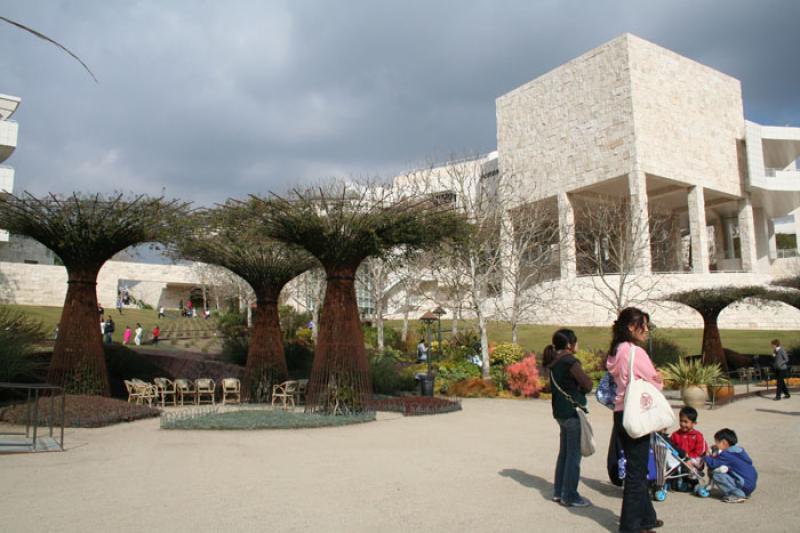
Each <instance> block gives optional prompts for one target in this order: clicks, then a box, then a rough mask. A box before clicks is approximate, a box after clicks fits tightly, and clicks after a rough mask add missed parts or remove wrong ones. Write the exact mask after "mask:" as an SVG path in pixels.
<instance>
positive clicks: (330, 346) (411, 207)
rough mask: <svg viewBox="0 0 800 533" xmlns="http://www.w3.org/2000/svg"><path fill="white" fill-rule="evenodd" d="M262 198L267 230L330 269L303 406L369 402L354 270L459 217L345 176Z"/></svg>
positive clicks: (419, 245) (427, 242) (423, 243)
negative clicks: (349, 183)
mask: <svg viewBox="0 0 800 533" xmlns="http://www.w3.org/2000/svg"><path fill="white" fill-rule="evenodd" d="M259 201H261V203H262V207H263V215H262V221H263V223H264V231H265V233H266V234H267V235H268V236H269V237H271V238H275V239H278V240H281V241H284V242H286V243H290V244H295V245H298V246H301V247H303V248H305V249H306V250H307V251H308V252H309V253H310V254H311V255H313V256H314V257H316V258H317V259H318V260H319V262H320V263H322V266H323V267H324V269H325V274H326V277H327V285H326V289H325V300H324V303H323V307H322V314H321V316H320V321H319V326H318V327H319V334H318V337H317V344H316V348H315V354H314V365H313V368H312V372H311V380H310V383H309V389H308V395H307V403H306V410H307V411H309V412H315V411H319V412H327V413H334V414H336V413H342V412H344V413H349V412H360V411H364V410H368V409H370V399H371V395H372V387H371V384H370V377H369V367H368V363H367V357H366V352H365V349H364V339H363V335H362V332H361V323H360V320H359V314H358V304H357V301H356V291H355V275H356V271H357V270H358V267H359V266H360V265H361V263H362V262H363V261H364V260H365V259H366V258H368V257H385V256H386V255H387V254H389V253H390V252H392V251H394V250H396V249H397V248H398V247H402V248H405V249H424V248H429V247H431V246H433V245H434V244H436V243H438V242H440V241H441V240H443V239H445V238H448V237H452V236H456V235H458V234H459V233H460V231H461V228H462V223H461V219H460V218H459V217H458V216H456V214H455V213H453V211H452V210H451V209H449V208H443V207H437V206H436V205H434V204H432V203H431V202H430V201H429V200H428V199H426V198H418V197H406V198H397V197H393V196H392V195H391V194H390V192H389V191H388V190H385V189H381V188H378V187H366V186H364V187H362V186H347V185H345V184H343V183H334V184H331V185H329V186H326V187H317V188H311V189H306V190H294V191H292V193H291V194H290V195H289V196H288V197H285V198H284V197H281V196H277V195H273V196H272V198H270V199H268V200H265V199H261V200H259Z"/></svg>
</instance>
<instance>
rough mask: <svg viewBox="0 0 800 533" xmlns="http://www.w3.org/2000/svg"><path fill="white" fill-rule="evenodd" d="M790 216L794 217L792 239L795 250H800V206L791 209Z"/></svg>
mask: <svg viewBox="0 0 800 533" xmlns="http://www.w3.org/2000/svg"><path fill="white" fill-rule="evenodd" d="M792 216H793V217H794V239H795V243H796V247H797V251H798V252H800V208H798V209H795V210H794V211H792Z"/></svg>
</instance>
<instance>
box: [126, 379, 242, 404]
mask: <svg viewBox="0 0 800 533" xmlns="http://www.w3.org/2000/svg"><path fill="white" fill-rule="evenodd" d="M125 388H126V389H127V390H128V403H130V402H135V403H138V404H144V403H145V402H147V404H148V405H153V401H154V400H155V401H159V400H160V401H161V407H165V406H166V403H167V401H168V400H169V399H170V398H172V405H178V402H180V404H181V405H185V404H186V401H187V400H191V403H192V405H201V404H202V403H208V404H211V405H215V404H216V384H215V383H214V380H213V379H209V378H199V379H195V380H189V379H183V378H180V379H176V380H174V381H173V380H171V379H167V378H155V379H153V383H147V382H145V381H142V380H140V379H135V378H134V379H130V380H128V379H126V380H125ZM220 390H221V391H222V405H225V403H226V402H227V403H241V401H242V384H241V382H240V381H239V380H238V379H237V378H224V379H221V380H220Z"/></svg>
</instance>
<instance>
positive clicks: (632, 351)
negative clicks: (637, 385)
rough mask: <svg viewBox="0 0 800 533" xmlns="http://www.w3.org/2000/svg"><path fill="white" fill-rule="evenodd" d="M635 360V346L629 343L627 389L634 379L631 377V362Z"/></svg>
mask: <svg viewBox="0 0 800 533" xmlns="http://www.w3.org/2000/svg"><path fill="white" fill-rule="evenodd" d="M634 359H636V345H635V344H633V343H631V352H630V354H628V387H630V386H631V383H633V381H634V380H635V379H636V378H635V377H634V375H633V360H634Z"/></svg>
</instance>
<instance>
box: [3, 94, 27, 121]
mask: <svg viewBox="0 0 800 533" xmlns="http://www.w3.org/2000/svg"><path fill="white" fill-rule="evenodd" d="M21 101H22V99H21V98H19V97H18V96H9V95H7V94H0V120H8V119H10V118H11V115H13V114H14V111H16V110H17V108H18V107H19V104H20V102H21Z"/></svg>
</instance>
